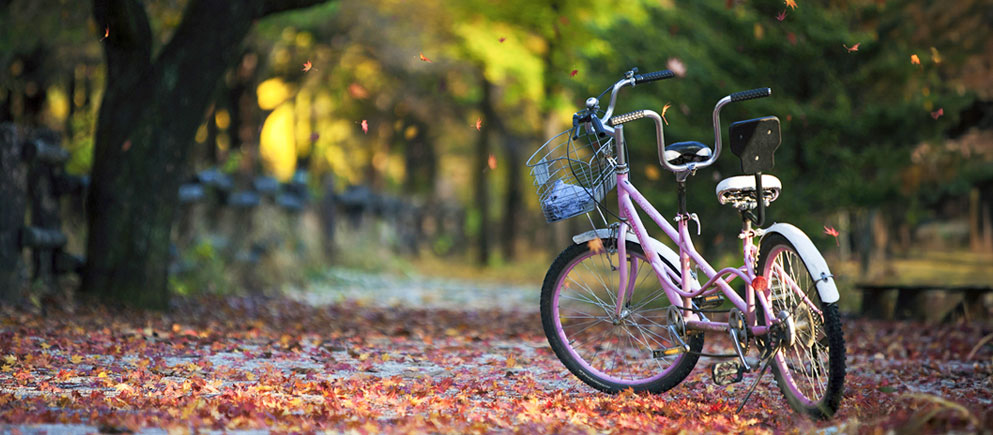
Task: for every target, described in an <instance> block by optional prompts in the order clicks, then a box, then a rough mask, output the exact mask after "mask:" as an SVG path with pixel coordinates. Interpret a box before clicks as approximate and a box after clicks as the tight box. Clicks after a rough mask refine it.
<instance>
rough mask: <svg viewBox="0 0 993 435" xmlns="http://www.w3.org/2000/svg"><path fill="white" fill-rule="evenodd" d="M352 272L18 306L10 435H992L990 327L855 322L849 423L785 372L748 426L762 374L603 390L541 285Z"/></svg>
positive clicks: (4, 368) (716, 340) (8, 371)
mask: <svg viewBox="0 0 993 435" xmlns="http://www.w3.org/2000/svg"><path fill="white" fill-rule="evenodd" d="M335 273H337V275H333V276H336V278H334V280H329V281H328V282H327V283H326V284H324V285H323V286H317V287H315V288H314V289H312V290H310V291H307V292H295V293H292V294H291V296H290V297H279V298H262V297H229V298H220V297H217V298H208V299H199V300H190V301H183V302H181V303H180V304H179V305H177V307H176V309H175V310H174V311H173V313H171V314H161V313H146V312H133V311H122V312H108V311H105V310H91V309H84V308H81V309H78V310H76V312H74V313H67V312H63V313H56V314H54V315H50V316H49V317H47V318H42V317H39V316H36V315H32V314H28V313H23V312H17V311H10V310H6V311H2V313H0V314H2V316H0V346H2V347H0V349H2V351H0V358H2V360H0V424H2V425H0V432H2V433H14V432H20V433H42V432H75V433H88V432H93V431H97V430H100V431H104V432H109V431H118V432H120V431H139V432H142V433H162V432H163V431H171V432H183V431H189V430H191V429H196V430H215V431H225V430H246V431H250V430H255V429H276V430H280V431H302V432H310V431H319V430H330V431H332V432H339V431H357V432H365V433H375V432H432V433H437V432H443V433H470V432H471V433H477V432H492V431H497V432H516V431H523V432H545V433H547V432H559V433H587V432H590V431H592V432H605V433H614V432H632V433H641V432H673V431H678V430H682V429H685V430H689V431H702V432H740V431H744V430H753V431H759V432H764V431H782V430H790V429H799V430H800V431H801V432H809V431H812V430H816V429H827V430H826V431H827V432H835V431H838V430H840V431H844V432H852V431H864V430H866V429H869V428H876V427H879V428H883V429H884V430H885V429H896V430H908V429H918V430H926V431H927V430H937V431H947V430H959V431H963V432H974V431H978V430H980V428H982V427H986V428H989V427H990V425H991V423H993V415H991V414H990V409H993V397H991V394H993V393H991V391H993V384H991V383H993V346H989V345H987V346H985V347H980V348H979V349H978V350H977V351H976V352H975V354H974V355H973V356H972V358H969V359H967V358H966V357H967V356H969V353H970V352H971V350H972V349H973V348H974V347H975V345H976V344H977V343H978V342H979V340H980V338H981V337H983V336H984V335H985V334H989V333H990V332H991V331H993V328H991V327H990V326H989V325H986V326H982V325H977V324H967V325H949V326H944V327H941V328H938V329H927V328H925V327H924V326H923V325H920V324H912V323H892V322H871V321H864V320H854V319H845V320H844V325H845V336H846V340H847V348H848V353H849V358H848V378H847V383H846V388H847V391H846V397H845V401H844V402H843V404H842V409H841V410H840V411H839V414H838V415H837V416H836V417H835V418H834V419H833V420H832V421H829V422H810V421H807V420H805V419H800V418H797V416H796V415H795V414H793V413H792V412H791V411H789V410H788V408H787V407H786V404H785V401H784V400H783V399H782V397H781V396H780V394H779V392H778V389H776V387H775V385H774V384H773V383H772V377H771V376H768V375H767V376H766V377H765V378H764V379H763V380H762V382H761V384H760V385H759V387H758V389H757V390H756V393H755V396H753V399H752V400H751V401H750V402H749V404H748V405H747V406H746V407H745V410H744V411H743V412H742V413H741V414H740V415H734V409H735V408H736V407H737V405H738V403H739V402H740V400H741V399H742V398H743V397H744V394H745V391H746V390H747V387H748V386H749V384H750V382H751V380H752V379H753V378H754V375H748V376H746V380H745V382H743V383H740V384H735V385H732V386H729V387H717V386H715V385H713V384H712V383H711V382H710V375H709V367H708V365H709V361H703V360H702V361H701V363H700V364H699V365H698V366H697V368H696V370H694V372H693V373H692V374H691V375H690V377H689V378H687V380H686V381H684V382H683V383H682V384H680V385H679V386H677V387H676V388H674V389H673V390H670V391H669V392H667V393H665V394H661V395H654V396H652V395H645V396H634V395H629V394H621V395H618V396H608V395H604V394H601V393H598V392H596V391H594V390H592V389H591V388H589V387H587V386H585V385H584V384H581V383H580V382H578V381H577V380H575V379H574V378H573V377H572V375H570V374H569V373H568V372H567V371H566V370H565V369H564V368H563V366H562V364H561V363H560V362H559V361H558V360H557V359H556V358H555V357H554V355H552V353H551V351H550V350H549V348H548V346H547V343H546V341H545V338H544V336H543V334H542V331H541V325H540V320H539V318H538V315H537V290H536V289H528V288H525V287H513V286H499V285H481V284H478V283H467V282H458V281H449V280H445V281H441V280H431V279H426V278H416V277H414V278H411V277H401V278H396V277H386V278H384V277H377V276H372V275H365V274H356V273H351V272H347V271H345V272H335ZM335 280H337V281H335ZM356 294H360V295H363V296H365V298H361V299H360V302H355V301H353V300H352V299H354V298H355V296H354V295H356ZM326 302H333V303H332V304H326ZM708 340H709V341H708V344H707V347H706V349H710V350H712V351H726V350H727V349H728V342H727V340H725V339H723V337H719V336H714V337H712V338H711V337H710V336H708ZM53 424H54V426H52V425H53ZM828 428H831V429H828Z"/></svg>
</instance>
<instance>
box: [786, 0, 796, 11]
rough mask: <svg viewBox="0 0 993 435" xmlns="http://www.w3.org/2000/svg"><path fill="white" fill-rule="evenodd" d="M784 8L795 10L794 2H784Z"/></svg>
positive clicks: (790, 0) (793, 0) (792, 0)
mask: <svg viewBox="0 0 993 435" xmlns="http://www.w3.org/2000/svg"><path fill="white" fill-rule="evenodd" d="M785 3H786V7H788V8H790V9H796V0H786V1H785Z"/></svg>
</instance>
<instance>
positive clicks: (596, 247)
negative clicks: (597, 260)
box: [586, 237, 603, 252]
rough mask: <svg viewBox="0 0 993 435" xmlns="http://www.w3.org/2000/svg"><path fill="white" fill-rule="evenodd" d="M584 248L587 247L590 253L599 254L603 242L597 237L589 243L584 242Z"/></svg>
mask: <svg viewBox="0 0 993 435" xmlns="http://www.w3.org/2000/svg"><path fill="white" fill-rule="evenodd" d="M586 247H588V248H589V249H590V251H593V252H601V251H603V240H601V239H600V238H599V237H597V238H595V239H592V240H590V241H589V242H586Z"/></svg>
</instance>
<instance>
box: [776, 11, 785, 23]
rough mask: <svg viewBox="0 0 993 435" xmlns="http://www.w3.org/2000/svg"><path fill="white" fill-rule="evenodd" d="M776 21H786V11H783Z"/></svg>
mask: <svg viewBox="0 0 993 435" xmlns="http://www.w3.org/2000/svg"><path fill="white" fill-rule="evenodd" d="M776 19H777V20H779V21H783V20H785V19H786V9H783V11H782V12H780V13H779V15H776Z"/></svg>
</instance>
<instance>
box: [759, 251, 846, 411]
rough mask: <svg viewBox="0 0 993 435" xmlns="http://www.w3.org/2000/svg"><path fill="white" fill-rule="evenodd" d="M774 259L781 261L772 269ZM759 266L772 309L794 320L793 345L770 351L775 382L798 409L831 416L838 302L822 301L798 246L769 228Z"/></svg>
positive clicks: (840, 368) (838, 365) (838, 356)
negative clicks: (802, 295) (794, 288)
mask: <svg viewBox="0 0 993 435" xmlns="http://www.w3.org/2000/svg"><path fill="white" fill-rule="evenodd" d="M775 264H778V265H779V266H780V267H779V268H777V270H775V271H773V270H771V269H772V266H773V265H775ZM780 268H781V269H782V272H779V269H780ZM757 270H759V271H761V274H762V275H763V276H765V277H766V279H767V280H768V281H767V282H768V286H769V289H770V295H772V298H771V299H772V308H773V310H772V312H773V313H779V312H780V311H781V310H786V311H787V312H788V313H792V314H793V316H794V322H795V324H796V325H797V327H796V330H797V333H796V334H795V335H796V339H795V341H794V343H793V345H792V346H789V347H788V348H787V349H781V350H779V351H778V352H777V354H776V356H775V357H774V358H775V361H774V363H773V364H772V372H773V375H774V376H775V378H776V384H777V385H778V386H779V389H780V391H781V392H782V393H783V396H784V397H785V398H786V401H787V402H788V403H789V405H790V407H791V408H793V409H794V410H796V411H797V412H799V413H801V414H805V415H807V416H810V417H812V418H815V419H822V420H826V419H829V418H831V417H832V416H833V415H834V413H835V412H837V410H838V407H839V406H840V404H841V398H842V395H843V392H844V383H845V338H844V336H843V333H842V330H841V317H840V315H839V313H838V304H837V303H827V304H825V303H823V302H822V301H821V298H820V294H819V293H818V292H817V290H816V286H815V285H814V284H815V281H814V279H813V278H812V276H813V274H812V273H811V272H810V269H809V268H808V267H807V265H806V264H805V263H804V262H803V259H802V257H801V256H800V255H799V253H798V251H797V249H796V247H795V246H793V244H792V243H790V241H789V240H788V239H787V238H786V237H784V236H783V235H781V234H777V233H772V234H769V235H768V236H766V237H765V238H764V239H763V240H762V244H761V246H760V248H759V261H758V264H757ZM787 275H788V276H789V277H790V279H791V280H792V281H793V282H794V283H795V284H796V285H797V287H798V288H800V289H802V290H804V291H805V292H806V293H805V295H806V296H807V299H808V300H810V301H811V303H813V304H815V305H816V306H817V307H818V309H819V310H820V311H821V315H820V316H818V315H817V313H816V312H814V311H812V310H810V309H808V308H806V307H807V304H806V303H803V301H802V299H801V298H799V297H798V296H797V292H795V291H786V290H789V289H788V288H787V287H788V284H787V285H784V282H785V281H784V280H783V278H784V277H785V276H787ZM789 287H792V286H789ZM810 293H813V294H810ZM758 320H759V322H765V313H763V312H762V310H759V311H758ZM823 356H826V357H827V361H824V358H823ZM804 358H807V361H804ZM798 362H799V364H798ZM798 369H799V370H798ZM825 369H826V370H825ZM825 371H826V373H825ZM804 372H806V373H804ZM798 378H800V380H798ZM814 378H816V379H814ZM803 380H806V382H803ZM811 396H812V397H811Z"/></svg>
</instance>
